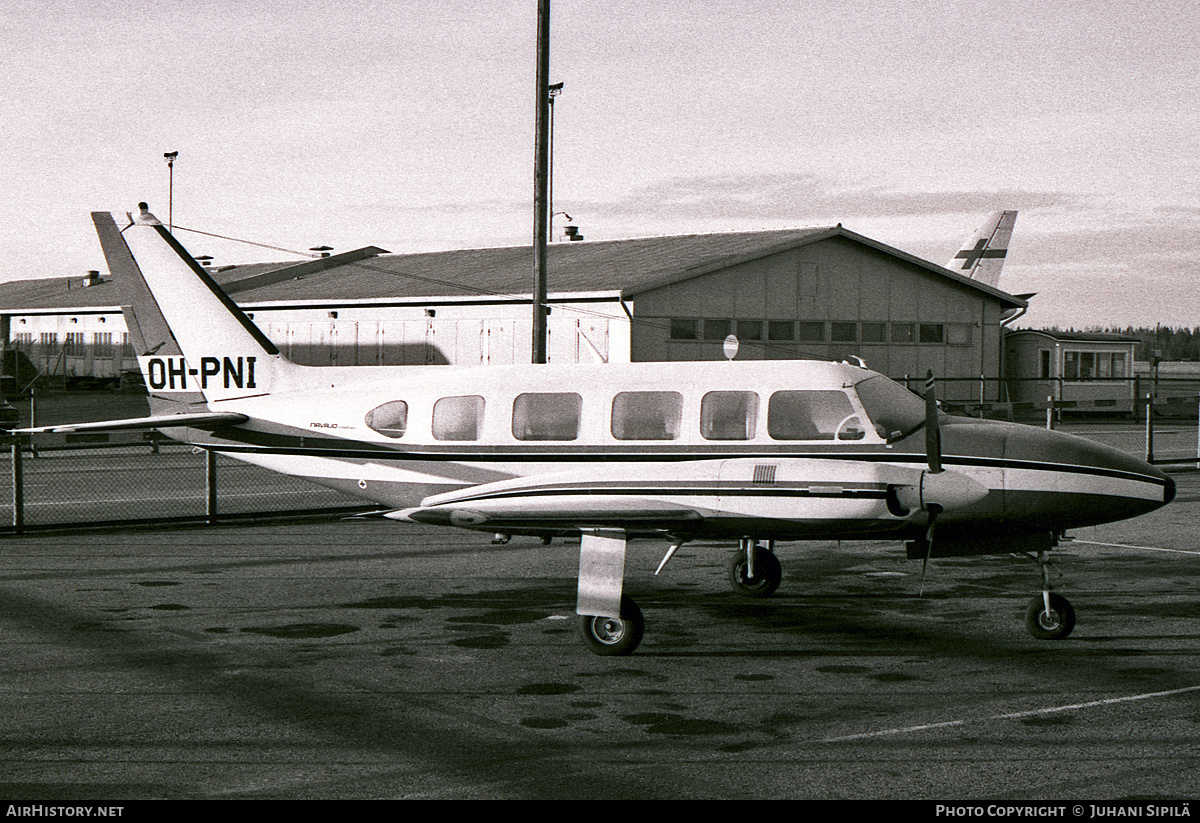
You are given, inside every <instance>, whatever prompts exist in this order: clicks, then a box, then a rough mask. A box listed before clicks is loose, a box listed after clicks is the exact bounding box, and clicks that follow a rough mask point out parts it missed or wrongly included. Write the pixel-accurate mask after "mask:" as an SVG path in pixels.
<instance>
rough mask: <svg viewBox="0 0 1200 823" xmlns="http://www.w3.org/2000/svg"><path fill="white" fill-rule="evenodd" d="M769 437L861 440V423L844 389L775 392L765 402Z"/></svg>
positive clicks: (864, 433) (862, 431)
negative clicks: (842, 390)
mask: <svg viewBox="0 0 1200 823" xmlns="http://www.w3.org/2000/svg"><path fill="white" fill-rule="evenodd" d="M767 434H769V435H770V436H771V439H772V440H834V439H837V440H862V439H863V438H864V437H865V436H866V432H865V431H864V430H863V426H862V423H861V422H860V421H859V419H858V417H857V415H856V414H855V412H854V407H853V406H852V405H851V404H850V398H848V397H847V396H846V395H845V393H844V392H840V391H777V392H775V393H774V394H772V395H771V399H770V400H769V401H768V402H767Z"/></svg>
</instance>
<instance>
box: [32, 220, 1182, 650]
mask: <svg viewBox="0 0 1200 823" xmlns="http://www.w3.org/2000/svg"><path fill="white" fill-rule="evenodd" d="M93 219H94V221H95V223H96V227H97V231H98V233H99V235H100V241H101V244H102V246H103V249H104V253H105V257H106V258H107V261H108V265H109V269H110V271H111V273H112V275H113V276H114V278H116V279H117V280H119V281H121V282H122V283H123V285H124V289H125V293H126V300H127V302H128V304H129V306H130V307H131V309H132V310H131V311H130V310H129V309H127V310H126V320H127V322H128V324H129V331H130V339H131V341H132V342H133V343H134V345H135V346H137V347H138V351H139V352H141V353H142V354H141V356H140V358H139V361H140V363H141V368H142V371H143V374H144V376H145V378H146V382H147V385H148V387H149V390H150V402H151V409H152V412H153V414H154V416H152V417H149V418H140V419H136V420H127V421H116V422H115V423H106V424H85V425H84V426H76V427H72V428H73V429H74V430H78V429H79V428H87V427H96V428H100V427H105V428H110V429H111V428H121V427H124V428H138V427H142V428H159V429H163V430H164V431H165V432H166V433H167V434H168V435H170V436H171V437H174V438H177V439H179V440H182V441H185V442H188V443H192V444H195V445H197V446H200V447H202V448H205V449H212V450H215V451H218V452H220V453H222V454H227V455H230V456H232V457H236V458H238V459H241V460H245V461H248V462H251V463H255V464H258V465H260V466H264V467H266V468H268V469H273V470H275V471H279V472H284V473H287V474H292V475H299V476H303V477H308V478H311V479H312V480H314V481H316V482H318V483H321V484H324V485H326V486H331V487H334V488H338V489H342V490H344V491H347V492H350V493H352V494H354V495H357V496H359V497H363V498H366V499H369V500H373V501H375V502H377V503H380V504H382V505H384V506H386V507H388V508H389V509H390V511H389V513H388V514H387V515H386V516H387V517H390V518H393V519H395V520H400V521H406V522H417V523H432V524H438V525H447V526H458V527H461V528H465V529H474V530H478V531H481V532H485V533H491V534H493V535H499V536H508V535H514V534H521V535H537V536H542V537H543V538H546V539H549V538H550V537H553V536H556V535H568V534H569V535H581V538H582V539H581V545H580V562H579V590H578V602H577V612H578V613H579V615H580V616H581V617H580V627H581V633H582V635H583V638H584V640H585V643H586V645H587V646H588V648H590V649H591V650H592V651H594V652H596V653H598V654H628V653H630V652H632V651H633V649H634V648H635V647H636V646H637V644H638V642H639V641H640V640H641V638H642V632H643V625H644V624H643V619H642V615H641V612H640V610H639V609H638V607H637V605H636V604H635V603H634V602H633V601H632V600H631V599H630V598H629V597H628V596H626V595H624V594H623V593H622V587H623V578H624V561H625V550H626V544H627V541H628V540H629V539H631V538H634V537H639V538H641V537H655V538H659V539H662V540H664V541H666V542H668V543H669V546H670V548H669V549H668V550H667V553H666V556H665V557H664V558H663V561H662V564H660V566H659V570H661V569H662V566H663V565H665V564H666V562H667V560H669V559H670V558H671V556H672V555H673V554H674V553H675V552H676V550H677V549H678V548H679V547H680V546H681V545H682V544H684V543H686V542H687V541H689V540H692V539H697V538H705V539H713V538H716V539H728V540H731V541H733V540H737V541H739V544H740V548H739V549H738V550H737V551H736V553H735V554H734V557H733V560H732V563H731V565H730V579H731V581H732V584H733V587H734V588H735V589H736V590H737V591H738V592H740V593H742V594H744V595H748V596H751V597H765V596H768V595H770V594H771V593H772V592H774V591H775V589H776V587H777V586H778V585H779V583H780V579H781V571H780V564H779V561H778V560H777V559H776V556H775V554H774V547H775V541H776V540H807V539H816V540H833V539H852V540H868V539H871V540H874V539H880V540H903V541H908V554H909V557H911V558H914V559H922V560H928V559H929V558H930V557H948V556H963V555H974V554H1007V553H1013V552H1016V553H1026V554H1028V555H1030V556H1031V557H1033V558H1034V559H1036V560H1037V561H1038V563H1039V565H1040V566H1041V567H1042V593H1041V595H1040V596H1038V597H1036V598H1034V600H1033V602H1032V603H1031V604H1030V607H1029V611H1028V614H1027V620H1026V622H1027V625H1028V627H1029V629H1030V631H1031V632H1032V633H1033V634H1034V635H1035V636H1037V637H1040V638H1060V637H1065V636H1066V635H1067V634H1068V633H1069V632H1070V631H1071V629H1072V627H1073V626H1074V621H1075V618H1074V610H1073V608H1072V607H1071V604H1070V603H1069V602H1068V601H1067V600H1066V599H1065V598H1063V597H1062V596H1061V595H1059V594H1057V593H1053V592H1051V591H1050V585H1049V577H1048V574H1047V570H1046V564H1047V553H1048V552H1049V550H1050V549H1051V548H1052V547H1053V546H1054V545H1056V544H1057V539H1058V537H1059V536H1061V535H1062V533H1063V532H1064V531H1065V530H1067V529H1071V528H1075V527H1080V526H1087V525H1091V524H1096V523H1104V522H1109V521H1113V520H1120V519H1123V518H1127V517H1133V516H1135V515H1138V514H1142V513H1144V512H1148V511H1151V510H1153V509H1156V508H1158V507H1160V506H1162V505H1164V504H1165V503H1167V502H1169V501H1170V500H1171V498H1172V497H1173V496H1174V493H1175V484H1174V483H1173V482H1172V481H1171V479H1170V478H1168V477H1167V476H1166V475H1164V474H1163V473H1162V472H1160V471H1158V470H1157V469H1155V468H1152V467H1151V466H1149V465H1147V464H1146V463H1143V462H1142V461H1140V460H1137V459H1135V458H1133V457H1130V456H1128V455H1125V454H1122V453H1120V452H1117V451H1115V450H1113V449H1109V448H1106V447H1104V446H1101V445H1098V444H1096V443H1093V442H1090V441H1087V440H1083V439H1080V438H1077V437H1071V436H1069V435H1065V434H1062V433H1059V432H1054V431H1047V430H1044V429H1040V428H1035V427H1031V426H1022V425H1014V424H1008V423H998V422H985V421H982V420H972V419H966V418H960V417H949V416H945V415H943V414H941V413H940V412H939V411H938V410H937V407H936V403H935V401H934V399H933V395H934V392H933V391H932V388H933V386H932V379H930V381H929V384H928V388H927V391H926V399H925V400H922V399H920V398H919V397H917V396H916V395H914V394H912V393H910V392H909V391H907V390H906V389H904V388H903V387H901V386H899V385H898V384H896V383H894V382H892V381H891V380H889V379H887V378H886V377H883V376H882V375H880V374H877V373H875V372H872V371H869V370H867V369H864V368H859V367H857V366H853V365H849V364H846V363H829V362H817V361H759V362H700V363H695V362H693V363H682V362H680V363H670V364H666V363H632V364H619V365H618V364H611V365H596V366H587V365H574V364H572V365H569V366H553V365H530V366H507V367H501V366H491V367H482V368H461V367H452V366H394V367H393V366H384V367H362V366H356V367H308V366H298V365H296V364H293V363H291V362H289V361H287V360H286V359H284V358H283V357H282V356H281V355H280V353H279V350H278V349H277V348H276V347H275V346H274V345H273V344H272V343H271V341H270V340H269V339H267V337H266V336H265V335H263V333H262V332H261V331H260V330H259V329H258V328H256V327H255V325H254V324H253V323H252V322H251V320H250V319H249V318H248V317H247V316H246V315H245V314H243V313H242V312H241V311H240V310H239V309H238V308H237V306H236V305H234V303H233V302H232V301H231V300H230V299H229V298H228V297H227V296H226V295H225V294H224V293H223V292H222V291H221V289H220V288H219V287H218V286H217V285H216V284H215V283H214V282H213V280H212V279H211V278H210V277H209V275H208V274H207V273H206V272H205V271H204V270H203V269H202V268H201V267H200V266H199V265H198V264H197V263H196V262H195V261H194V260H193V259H192V258H191V256H189V255H188V253H187V252H186V251H185V250H184V249H183V247H182V246H180V245H179V243H178V242H177V241H176V240H175V239H174V238H173V237H172V236H171V234H170V233H169V232H168V231H167V230H166V228H165V227H164V226H163V225H162V224H161V223H160V222H159V221H158V220H157V219H155V218H154V216H153V215H151V214H149V213H148V212H147V211H146V208H145V204H142V210H141V213H140V214H139V215H138V216H137V217H136V218H132V222H131V225H129V226H128V227H126V228H125V229H124V230H119V229H118V227H117V225H116V223H115V222H114V220H113V218H112V216H111V215H110V214H108V213H96V214H94V215H93ZM66 428H67V427H54V428H53V429H52V430H55V431H63V430H64V429H66ZM45 430H48V429H42V431H45Z"/></svg>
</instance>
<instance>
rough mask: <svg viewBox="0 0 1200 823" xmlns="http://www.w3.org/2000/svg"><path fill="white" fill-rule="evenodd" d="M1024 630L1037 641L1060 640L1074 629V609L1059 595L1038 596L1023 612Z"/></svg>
mask: <svg viewBox="0 0 1200 823" xmlns="http://www.w3.org/2000/svg"><path fill="white" fill-rule="evenodd" d="M1025 628H1026V629H1028V630H1029V633H1030V634H1031V635H1033V636H1034V637H1036V638H1037V639H1038V640H1062V639H1063V638H1064V637H1066V636H1067V635H1069V634H1070V633H1071V630H1072V629H1074V628H1075V607H1074V606H1072V605H1071V601H1070V600H1067V598H1065V597H1063V596H1062V595H1061V594H1053V593H1052V594H1050V596H1049V598H1045V597H1042V596H1040V595H1039V596H1038V597H1035V598H1033V600H1030V601H1029V608H1028V609H1026V610H1025Z"/></svg>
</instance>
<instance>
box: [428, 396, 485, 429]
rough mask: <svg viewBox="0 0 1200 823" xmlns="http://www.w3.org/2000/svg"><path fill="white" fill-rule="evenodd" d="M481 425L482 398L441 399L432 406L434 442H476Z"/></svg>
mask: <svg viewBox="0 0 1200 823" xmlns="http://www.w3.org/2000/svg"><path fill="white" fill-rule="evenodd" d="M482 425H483V398H482V397H479V396H478V395H467V396H465V397H443V398H442V399H441V400H439V401H437V402H436V403H434V404H433V437H434V439H435V440H478V439H479V427H480V426H482Z"/></svg>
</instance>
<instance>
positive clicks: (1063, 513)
mask: <svg viewBox="0 0 1200 823" xmlns="http://www.w3.org/2000/svg"><path fill="white" fill-rule="evenodd" d="M1004 456H1005V458H1006V459H1007V460H1010V461H1017V462H1018V464H1019V465H1022V466H1025V467H1027V468H1026V469H1025V471H1026V472H1028V477H1029V481H1030V487H1029V492H1028V493H1026V494H1019V493H1018V494H1008V500H1009V501H1010V503H1012V504H1014V505H1015V506H1017V507H1018V508H1020V509H1023V511H1020V512H1019V514H1022V515H1027V516H1030V517H1033V516H1037V515H1038V513H1039V512H1041V514H1043V515H1045V516H1047V518H1048V519H1049V520H1051V521H1052V522H1054V523H1056V524H1058V525H1059V526H1061V527H1063V528H1077V527H1080V526H1086V525H1095V524H1098V523H1111V522H1113V521H1116V520H1123V519H1125V518H1128V517H1136V516H1137V515H1139V514H1145V513H1146V512H1150V511H1153V510H1154V509H1157V508H1160V507H1161V506H1164V505H1166V504H1167V503H1169V502H1171V500H1172V499H1174V497H1175V481H1174V480H1172V479H1171V478H1170V477H1168V476H1167V475H1166V474H1164V473H1163V472H1162V471H1160V470H1159V469H1157V468H1155V467H1154V466H1151V465H1150V464H1149V463H1146V462H1145V461H1143V460H1140V459H1139V458H1137V457H1134V456H1132V455H1129V454H1126V453H1124V452H1122V451H1118V450H1117V449H1114V448H1111V447H1109V446H1105V445H1103V444H1101V443H1096V442H1095V441H1092V440H1087V439H1085V438H1082V437H1076V436H1074V435H1070V434H1066V433H1064V432H1058V431H1048V430H1046V429H1039V428H1036V427H1033V426H1020V427H1014V428H1013V429H1011V430H1009V432H1008V434H1007V437H1006V438H1005V445H1004ZM1039 477H1040V478H1044V480H1043V481H1042V482H1051V483H1052V484H1053V486H1054V488H1053V489H1045V490H1037V489H1035V488H1033V485H1035V484H1036V482H1037V481H1036V480H1035V478H1039ZM1006 494H1007V492H1006ZM1011 513H1016V512H1012V511H1011V510H1010V514H1011Z"/></svg>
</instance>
